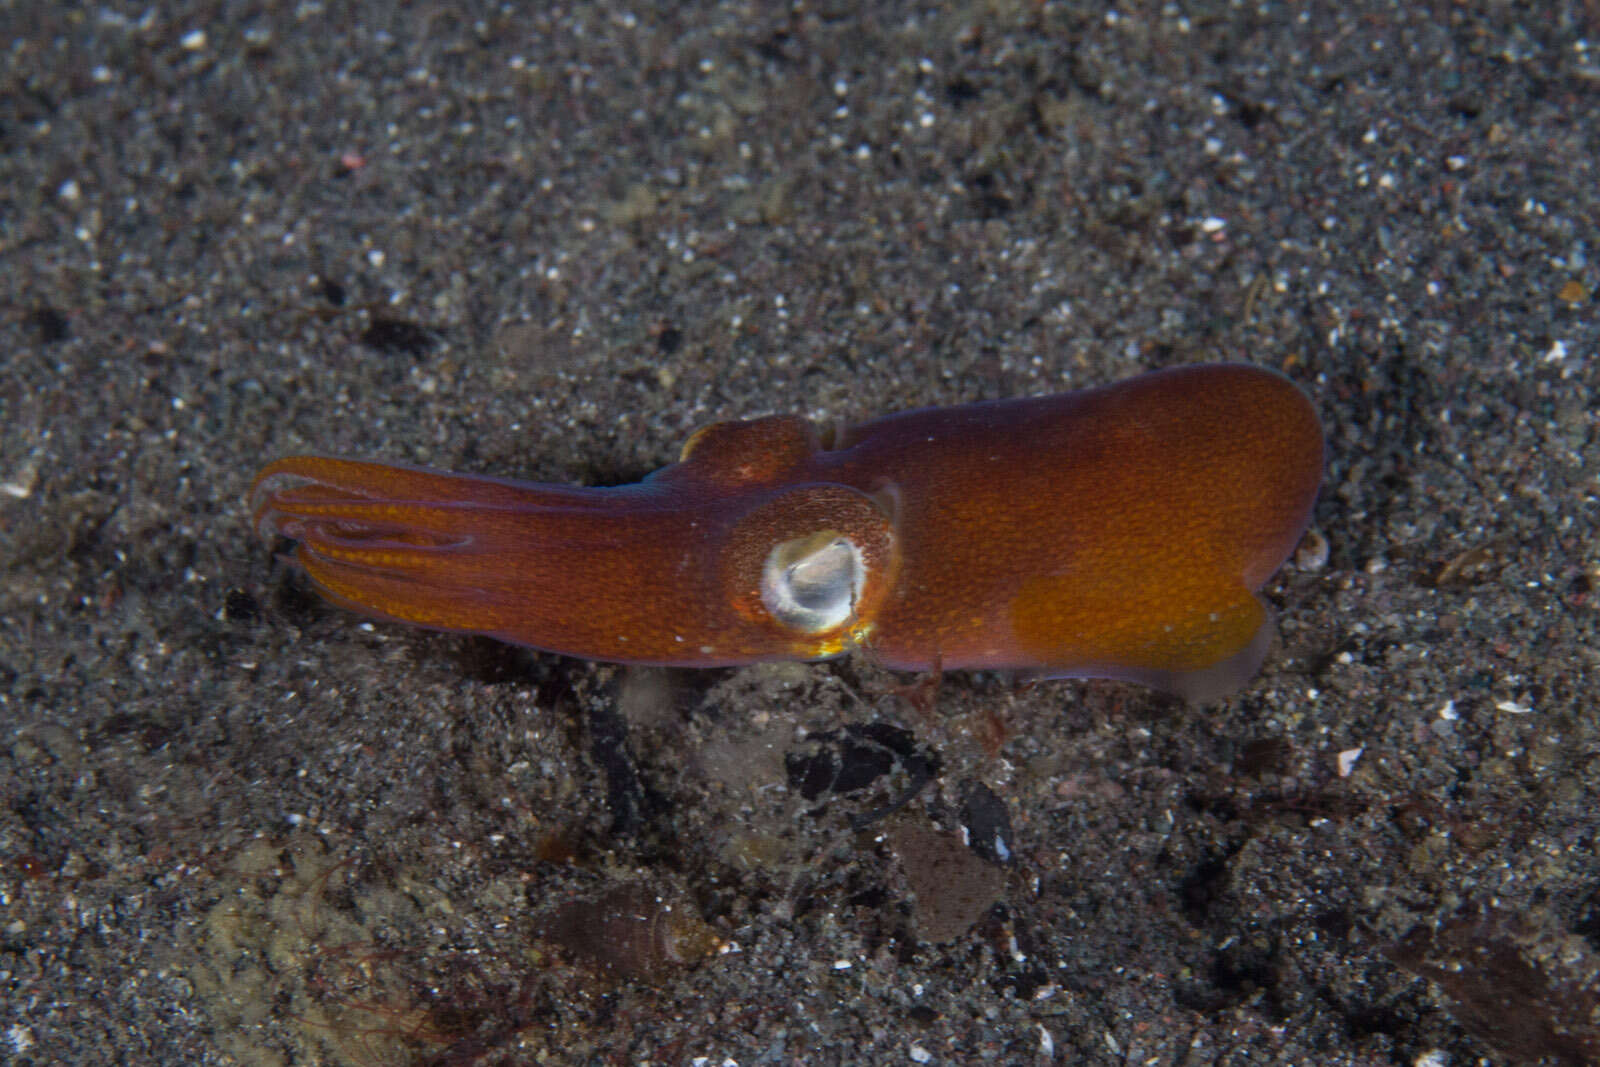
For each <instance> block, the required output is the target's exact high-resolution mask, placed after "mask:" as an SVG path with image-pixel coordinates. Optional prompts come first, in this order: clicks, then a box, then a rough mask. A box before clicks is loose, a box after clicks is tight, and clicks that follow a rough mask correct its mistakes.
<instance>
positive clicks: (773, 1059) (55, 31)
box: [0, 0, 1600, 1067]
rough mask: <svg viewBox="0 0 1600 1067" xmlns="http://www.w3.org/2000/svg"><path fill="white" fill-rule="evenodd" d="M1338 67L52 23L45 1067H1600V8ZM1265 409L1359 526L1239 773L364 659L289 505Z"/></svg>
mask: <svg viewBox="0 0 1600 1067" xmlns="http://www.w3.org/2000/svg"><path fill="white" fill-rule="evenodd" d="M528 6H529V7H530V8H532V9H534V10H539V11H545V9H546V5H528ZM1311 6H1312V5H1293V4H1222V3H1203V4H1161V3H1133V4H1119V5H1118V6H1116V7H1115V8H1110V7H1107V6H1104V5H1098V4H1096V5H1090V4H1077V5H1073V4H1049V3H1046V4H1040V3H1033V2H1027V3H1022V2H1018V3H1009V2H1004V0H1001V2H996V3H989V4H971V5H948V7H949V10H948V11H946V12H945V13H939V12H938V11H937V10H936V7H935V5H931V4H930V5H900V4H874V5H850V4H827V3H822V4H796V5H789V4H771V5H764V4H759V3H745V4H732V3H730V4H722V5H702V6H697V7H693V8H688V7H686V8H682V9H678V8H671V10H674V11H676V12H677V13H675V14H672V15H666V16H661V15H657V14H654V13H653V12H652V11H651V10H650V6H649V5H638V6H636V7H633V8H630V7H627V6H622V5H616V6H612V5H605V4H601V5H592V6H578V7H571V8H555V7H550V8H548V11H547V13H540V14H533V15H525V14H517V13H507V12H514V11H517V10H520V8H521V5H505V7H504V8H496V9H495V10H494V12H493V13H491V14H487V15H484V16H483V17H482V18H481V19H480V18H477V17H475V16H474V15H473V14H470V13H459V11H461V10H465V9H466V8H468V7H469V5H441V4H426V5H423V4H414V5H406V6H405V9H404V10H403V11H401V12H400V13H398V14H394V13H390V12H389V11H388V10H387V9H386V8H383V7H380V6H379V5H369V8H370V9H369V10H366V11H364V12H363V11H360V10H357V11H353V12H352V11H351V10H350V9H349V6H348V5H344V4H322V3H304V4H300V5H299V6H298V7H296V6H294V5H289V4H284V5H270V4H269V5H213V4H165V5H120V6H119V5H70V4H61V5H56V4H43V3H35V4H28V3H22V4H8V5H3V6H0V30H3V33H0V45H3V51H0V353H3V356H0V359H3V360H4V366H5V372H4V374H3V375H0V489H3V492H0V579H3V581H0V742H3V743H0V862H3V866H0V1059H3V1060H6V1062H8V1063H14V1064H18V1065H45V1064H91V1063H113V1062H120V1063H129V1064H145V1063H152V1064H153V1063H162V1064H169V1063H171V1064H175V1063H187V1064H225V1063H242V1064H252V1065H254V1064H262V1065H266V1064H288V1063H295V1064H388V1063H429V1062H432V1063H458V1064H459V1063H524V1062H535V1063H553V1064H565V1063H617V1064H640V1063H651V1064H693V1063H705V1064H713V1065H720V1064H726V1063H736V1064H739V1065H742V1067H749V1065H752V1064H766V1063H774V1064H776V1063H817V1064H830V1063H885V1064H893V1063H922V1062H929V1063H973V1062H997V1063H1034V1062H1040V1061H1043V1060H1048V1059H1049V1058H1050V1057H1051V1056H1052V1055H1053V1057H1054V1059H1055V1060H1057V1061H1059V1062H1062V1063H1090V1064H1146V1063H1149V1064H1175V1063H1186V1064H1211V1063H1238V1064H1243V1063H1250V1064H1262V1063H1296V1064H1309V1063H1338V1064H1345V1063H1351V1064H1353V1063H1361V1064H1426V1065H1444V1064H1451V1065H1461V1064H1470V1063H1476V1062H1478V1061H1479V1060H1480V1059H1488V1060H1490V1061H1492V1062H1495V1063H1505V1062H1515V1061H1517V1060H1528V1059H1532V1058H1536V1057H1539V1056H1549V1057H1564V1058H1565V1060H1566V1062H1570V1063H1581V1062H1584V1061H1585V1060H1586V1059H1593V1058H1595V1057H1596V1056H1600V1051H1597V1050H1600V1016H1597V1014H1596V1012H1597V1004H1600V1000H1597V991H1596V987H1595V979H1594V975H1595V973H1596V970H1597V960H1600V858H1597V855H1596V835H1597V830H1600V805H1597V803H1596V794H1597V791H1600V722H1597V720H1596V716H1595V713H1594V706H1593V695H1594V693H1595V692H1596V674H1597V652H1596V649H1597V647H1600V645H1597V640H1596V639H1597V631H1600V612H1597V604H1600V594H1597V593H1596V592H1595V591H1594V585H1595V582H1596V580H1597V578H1600V544H1597V541H1596V528H1597V521H1600V515H1597V511H1600V508H1597V495H1600V487H1597V483H1596V477H1597V471H1600V430H1597V425H1596V416H1595V413H1594V410H1593V405H1594V399H1595V392H1596V389H1597V386H1600V372H1597V370H1596V358H1597V353H1600V327H1597V321H1600V305H1597V302H1596V297H1595V293H1596V290H1597V289H1600V266H1597V263H1596V259H1597V257H1600V248H1597V245H1596V236H1595V235H1596V228H1597V224H1600V174H1597V169H1600V168H1597V158H1600V8H1597V7H1596V5H1595V4H1594V3H1593V2H1592V0H1591V2H1586V3H1579V2H1555V3H1551V4H1547V5H1511V4H1499V3H1496V4H1488V3H1439V4H1432V5H1429V4H1401V3H1381V2H1375V0H1361V2H1358V3H1353V4H1347V5H1333V4H1322V5H1314V7H1315V11H1313V12H1311V13H1308V14H1304V15H1301V14H1299V13H1298V11H1299V10H1300V9H1301V8H1302V7H1311ZM662 7H663V8H664V9H666V8H667V7H668V6H667V5H662ZM857 7H866V8H868V9H869V10H867V11H865V12H864V13H861V14H856V13H854V12H855V11H856V9H857ZM179 8H182V9H183V10H178V9H179ZM1336 8H1338V9H1339V10H1338V13H1335V9H1336ZM479 10H481V9H479ZM1215 359H1229V360H1241V359H1243V360H1250V361H1254V362H1258V363H1262V364H1265V365H1269V366H1273V367H1277V368H1280V369H1283V370H1285V371H1286V372H1287V373H1288V374H1289V375H1290V376H1292V377H1293V378H1294V379H1295V380H1296V381H1297V382H1299V383H1300V384H1301V385H1302V386H1303V387H1304V388H1305V389H1306V391H1307V392H1308V393H1309V394H1310V395H1311V396H1312V397H1313V398H1314V399H1315V401H1316V403H1317V405H1318V407H1319V409H1320V411H1321V413H1322V416H1323V418H1324V420H1325V422H1326V426H1327V431H1328V438H1329V444H1330V451H1331V462H1330V466H1329V471H1328V482H1327V485H1326V487H1325V489H1324V492H1323V495H1322V499H1321V502H1320V504H1319V506H1318V508H1317V513H1316V519H1315V526H1316V529H1317V530H1318V531H1319V532H1320V534H1321V535H1322V536H1323V537H1325V538H1326V543H1327V546H1328V549H1327V553H1326V558H1325V561H1322V562H1320V563H1319V561H1317V560H1316V559H1311V560H1309V561H1307V562H1305V564H1304V565H1302V566H1299V567H1290V568H1287V569H1285V570H1284V571H1283V572H1282V573H1280V574H1279V576H1278V577H1277V578H1276V579H1274V581H1273V582H1272V584H1271V585H1269V587H1268V590H1267V592H1268V595H1269V597H1270V599H1271V600H1272V601H1273V602H1274V603H1275V604H1276V605H1277V606H1278V609H1279V613H1280V616H1281V621H1282V624H1281V629H1282V643H1281V647H1280V648H1279V649H1278V650H1277V651H1275V652H1274V654H1273V655H1272V657H1271V658H1270V659H1269V661H1268V664H1267V667H1266V668H1265V670H1264V671H1263V672H1262V674H1261V675H1260V677H1259V678H1257V679H1256V680H1255V681H1254V682H1253V683H1252V684H1251V685H1250V686H1249V687H1248V688H1247V689H1246V690H1245V691H1244V692H1242V693H1240V694H1239V695H1238V696H1237V697H1235V698H1233V699H1231V700H1229V701H1226V702H1223V703H1221V704H1218V705H1216V706H1212V707H1207V708H1204V709H1195V708H1186V707H1184V706H1182V705H1181V704H1178V703H1175V702H1174V701H1172V700H1171V699H1168V698H1165V697H1162V696H1160V695H1158V694H1154V693H1151V692H1149V691H1146V690H1142V689H1139V688H1136V687H1131V686H1123V685H1116V684H1111V683H1087V684H1086V683H1069V682H1052V683H1045V684H1039V685H1035V686H1031V687H1028V686H1020V685H1018V684H1016V683H1015V682H1014V681H1013V680H1012V679H1009V678H1004V677H999V676H994V675H983V674H979V675H952V676H949V677H947V678H946V679H945V680H944V682H943V684H942V685H941V686H940V687H939V688H938V689H937V691H936V694H934V697H933V699H932V700H931V701H929V700H924V701H922V702H921V704H920V706H919V705H917V704H916V703H914V702H911V701H908V700H906V699H904V698H902V697H900V696H898V695H896V690H895V688H894V687H895V686H896V685H897V684H898V683H900V682H902V681H905V680H906V679H899V678H895V677H893V676H890V675H887V674H885V673H884V672H882V671H879V670H877V669H875V668H874V667H873V666H872V665H871V664H870V663H868V662H865V661H864V660H862V659H860V658H857V659H853V660H846V661H842V662H837V663H830V664H821V665H810V666H795V665H791V666H774V667H761V668H752V669H748V670H722V671H710V672H701V673H697V672H691V671H629V670H624V669H621V668H616V667H609V666H598V665H594V664H590V663H584V662H579V661H575V660H568V659H562V658H559V657H554V656H546V655H538V654H533V653H527V652H523V651H518V650H513V649H508V648H506V647H504V646H499V645H496V644H494V643H492V642H489V641H485V640H480V639H468V638H460V637H451V636H442V635H434V634H426V633H419V632H415V631H411V630H406V629H403V628H398V627H391V626H383V625H371V624H364V623H363V622H362V621H361V620H359V619H357V618H355V617H353V616H350V615H348V614H345V613H342V612H339V611H336V610H333V609H330V608H327V607H325V606H323V605H322V604H321V603H320V602H318V601H317V600H316V599H315V598H314V597H312V596H310V595H309V594H308V593H307V592H306V591H305V589H304V587H303V585H302V584H301V583H300V582H298V581H297V580H296V578H295V577H294V576H293V575H292V573H290V572H289V571H288V570H287V569H286V568H284V567H283V566H281V565H278V564H276V563H275V560H274V556H273V549H272V547H271V546H269V545H267V544H265V543H263V542H261V541H260V540H259V539H258V538H257V537H256V536H255V535H254V533H253V532H252V531H251V529H250V528H249V521H248V516H247V515H246V511H245V508H244V504H243V500H242V498H243V495H244V493H245V491H246V488H247V486H248V485H249V480H250V478H251V475H252V473H253V472H254V470H255V469H256V468H257V467H258V466H259V465H260V464H261V463H262V462H263V461H264V460H265V459H267V458H269V457H272V456H276V455H281V454H286V453H292V452H300V451H321V452H333V453H340V454H349V455H356V456H363V457H370V458H380V459H389V460H395V461H404V462H413V463H426V464H434V465H439V466H445V467H451V468H456V469H462V470H468V471H474V472H481V473H492V474H498V475H514V476H525V477H530V478H537V479H540V480H546V481H555V482H573V483H588V484H604V483H614V482H623V481H629V480H632V479H635V478H637V477H639V476H641V475H643V474H645V473H647V472H649V471H650V470H652V469H654V468H656V467H658V466H660V465H662V464H664V463H667V462H670V461H671V460H672V459H673V458H674V456H675V455H676V452H677V450H678V448H679V447H680V445H681V443H682V441H683V440H684V439H685V438H686V437H687V435H688V434H689V433H690V432H691V431H692V430H694V429H695V428H696V427H698V426H700V425H703V424H705V423H707V422H710V421H713V420H716V419H722V418H733V417H740V416H748V415H755V414H762V413H767V412H791V411H794V412H801V413H804V414H807V415H811V416H814V417H816V418H818V419H819V420H844V421H852V420H859V419H862V418H866V417H869V416H871V415H874V414H878V413H882V412H886V411H891V410H896V409H901V408H905V407H911V406H916V405H922V404H950V403H959V402H964V401H971V400H976V399H981V398H988V397H1002V396H1022V395H1035V394H1041V393H1047V392H1052V391H1057V390H1060V389H1063V388H1068V387H1076V386H1080V385H1090V384H1098V383H1103V382H1107V381H1112V380H1115V379H1120V378H1123V377H1127V376H1130V375H1133V374H1135V373H1137V372H1139V371H1141V370H1144V369H1147V368H1151V367H1159V366H1168V365H1172V364H1178V363H1188V362H1197V361H1204V360H1215ZM1313 555H1315V554H1313ZM867 723H883V724H891V725H894V726H897V727H899V728H900V730H901V731H904V732H903V733H902V732H900V731H894V730H883V729H877V730H875V731H864V730H862V728H861V726H862V724H867ZM846 724H855V727H856V729H855V732H854V733H852V732H851V731H849V730H847V729H846ZM802 732H804V733H806V734H811V735H815V734H819V733H820V734H831V740H828V739H824V742H818V741H816V740H815V739H813V740H811V741H807V742H804V743H802V741H801V737H802ZM867 734H870V735H871V739H873V744H874V745H876V746H877V747H875V748H874V747H871V746H865V745H863V744H857V743H856V742H857V741H859V740H860V738H861V737H862V736H863V735H867ZM823 744H831V745H832V746H833V748H832V751H833V752H834V753H835V754H836V755H837V756H838V758H839V759H841V760H844V761H853V763H852V765H853V766H855V765H859V766H864V767H867V768H868V769H869V770H871V769H877V770H881V771H884V772H885V773H884V774H883V775H882V776H881V777H879V778H878V779H877V780H876V781H875V782H873V783H872V784H871V785H870V786H868V787H867V788H866V789H863V790H861V791H858V792H854V793H847V794H836V795H833V796H832V797H831V798H829V797H827V796H822V797H819V798H818V799H816V800H814V801H809V802H808V801H806V800H805V799H803V798H802V797H801V796H800V795H799V793H798V791H797V790H795V789H791V788H790V787H789V786H788V784H787V778H786V770H785V756H788V757H789V758H790V760H791V762H801V763H802V765H803V761H804V760H806V759H808V758H812V757H817V756H818V749H819V748H820V747H821V746H822V745H823ZM1357 753H1359V755H1357ZM1341 754H1342V760H1343V763H1342V766H1343V768H1344V769H1345V770H1347V771H1348V774H1347V775H1345V776H1341ZM933 756H936V757H937V760H938V764H939V766H938V775H937V778H936V779H935V780H934V782H933V783H932V785H931V786H930V787H929V788H928V789H926V790H924V791H923V792H922V793H921V795H920V796H918V798H917V799H916V800H915V801H913V802H912V803H910V804H909V805H907V806H906V807H905V808H904V809H903V810H901V811H900V812H898V813H897V814H895V815H894V816H892V817H890V818H887V819H883V820H879V821H877V822H873V823H871V824H870V825H868V826H867V827H866V828H864V829H856V828H855V825H856V824H855V823H853V822H852V817H857V816H863V815H866V814H868V813H871V812H874V811H875V810H876V809H879V808H882V807H884V806H886V805H888V804H890V803H891V802H892V801H893V800H895V799H896V798H897V797H898V796H899V795H900V794H901V793H903V792H904V791H905V789H906V788H907V787H908V786H909V784H910V783H911V780H912V779H913V778H915V777H917V776H918V774H919V773H920V772H925V771H928V770H930V769H931V757H933ZM863 776H864V777H870V775H865V774H864V775H863ZM980 784H981V788H980V787H979V786H980ZM964 808H965V809H966V810H967V814H968V817H969V820H971V821H973V822H974V823H975V825H978V826H980V827H983V826H987V827H990V828H991V829H990V830H988V831H983V832H979V833H977V834H975V836H974V840H975V841H983V840H991V839H992V837H993V829H992V828H993V827H995V826H996V825H1001V826H1003V824H1004V823H1005V822H1006V821H1009V823H1010V824H1011V831H1010V835H1009V838H1008V842H1009V843H1008V848H1009V852H1010V854H1011V857H1010V861H1009V863H1007V864H1006V865H1005V866H1004V867H1003V868H1002V867H1000V866H997V865H996V864H995V863H993V862H992V861H991V860H986V859H982V858H979V857H977V856H976V854H975V853H974V852H972V851H971V850H970V849H968V848H966V847H965V846H963V845H962V844H961V842H960V840H959V838H957V837H956V836H954V834H953V831H954V830H955V829H956V827H957V826H958V825H959V824H960V822H961V818H962V813H963V809H964ZM658 897H661V898H662V899H663V903H661V904H657V903H656V900H657V898H658ZM669 906H670V907H671V909H672V910H671V911H670V912H669V911H666V910H665V909H666V908H667V907H669ZM638 916H643V917H644V918H645V919H648V920H650V921H649V922H648V923H646V922H642V921H639V920H638V919H636V917H638ZM661 936H670V937H671V938H674V939H675V942H674V943H675V944H677V946H678V947H677V950H676V951H668V950H667V949H668V948H670V947H671V946H664V945H663V943H662V942H661V941H660V940H652V938H659V937H661ZM719 945H720V946H722V947H721V951H720V952H718V954H715V955H711V956H710V957H709V958H704V959H702V958H701V957H702V956H703V955H704V954H705V953H706V952H707V951H713V952H715V951H716V950H717V946H719ZM1419 975H1420V976H1425V977H1419ZM1435 981H1437V983H1438V984H1435ZM1051 1050H1053V1052H1052V1051H1051Z"/></svg>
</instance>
